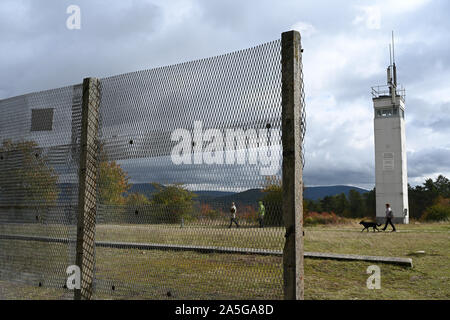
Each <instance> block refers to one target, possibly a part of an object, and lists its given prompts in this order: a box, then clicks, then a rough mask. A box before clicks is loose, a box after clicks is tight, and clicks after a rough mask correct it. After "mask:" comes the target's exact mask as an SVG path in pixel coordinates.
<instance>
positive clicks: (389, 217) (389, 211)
mask: <svg viewBox="0 0 450 320" xmlns="http://www.w3.org/2000/svg"><path fill="white" fill-rule="evenodd" d="M392 219H394V213H393V212H392V209H391V205H390V204H389V203H386V224H385V225H384V228H383V229H381V230H383V231H386V229H387V226H388V224H390V225H391V227H392V232H395V231H397V230H396V229H395V226H394V224H393V223H392Z"/></svg>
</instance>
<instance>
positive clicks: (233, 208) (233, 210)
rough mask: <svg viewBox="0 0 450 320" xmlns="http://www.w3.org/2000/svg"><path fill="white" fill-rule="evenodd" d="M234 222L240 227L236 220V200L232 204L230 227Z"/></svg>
mask: <svg viewBox="0 0 450 320" xmlns="http://www.w3.org/2000/svg"><path fill="white" fill-rule="evenodd" d="M233 222H234V223H235V224H236V227H237V228H239V224H238V222H237V220H236V205H235V204H234V202H233V203H232V204H231V208H230V226H229V227H228V228H231V226H232V225H233Z"/></svg>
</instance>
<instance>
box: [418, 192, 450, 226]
mask: <svg viewBox="0 0 450 320" xmlns="http://www.w3.org/2000/svg"><path fill="white" fill-rule="evenodd" d="M421 220H422V221H435V222H439V221H450V199H443V198H440V199H439V200H438V201H437V203H436V204H434V205H432V206H431V207H428V208H427V209H425V212H424V214H423V215H422V219H421Z"/></svg>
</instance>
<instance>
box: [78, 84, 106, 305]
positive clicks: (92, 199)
mask: <svg viewBox="0 0 450 320" xmlns="http://www.w3.org/2000/svg"><path fill="white" fill-rule="evenodd" d="M99 106H100V81H99V80H98V79H96V78H86V79H84V80H83V101H82V111H81V142H80V147H81V150H80V168H79V194H78V223H77V245H76V264H77V266H78V267H79V268H80V271H81V289H75V294H74V298H75V300H89V299H91V297H92V288H93V280H94V266H95V255H94V253H95V218H96V217H95V216H96V204H97V159H98V148H97V145H98V142H97V136H98V125H99V122H98V118H99Z"/></svg>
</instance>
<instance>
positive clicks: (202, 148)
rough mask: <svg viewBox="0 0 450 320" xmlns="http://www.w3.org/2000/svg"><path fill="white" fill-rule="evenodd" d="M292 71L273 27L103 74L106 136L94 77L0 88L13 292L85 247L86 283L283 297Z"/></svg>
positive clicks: (110, 288)
mask: <svg viewBox="0 0 450 320" xmlns="http://www.w3.org/2000/svg"><path fill="white" fill-rule="evenodd" d="M300 76H301V77H302V75H300ZM281 78H282V77H281V41H280V40H277V41H273V42H270V43H266V44H263V45H260V46H257V47H254V48H251V49H247V50H242V51H238V52H234V53H230V54H226V55H222V56H218V57H213V58H208V59H203V60H198V61H192V62H187V63H182V64H178V65H173V66H168V67H162V68H156V69H151V70H144V71H139V72H134V73H129V74H123V75H119V76H114V77H109V78H105V79H101V81H100V87H99V88H98V89H100V90H99V91H100V107H99V115H98V118H99V119H98V121H99V127H98V137H96V131H97V129H96V128H97V127H96V126H97V115H96V114H95V113H96V112H97V111H96V110H97V109H96V108H97V107H95V108H94V109H92V108H91V109H89V110H90V111H89V114H90V113H91V112H92V111H93V112H94V115H93V118H92V120H90V122H87V123H88V124H87V126H86V128H84V126H83V123H85V122H84V120H82V118H83V119H84V116H83V117H82V115H85V113H83V112H82V110H85V106H84V104H83V107H82V99H83V100H84V99H86V94H87V93H86V92H82V91H83V90H85V88H84V87H83V85H76V86H71V87H66V88H61V89H55V90H50V91H45V92H40V93H34V94H29V95H25V96H20V97H15V98H10V99H6V100H2V101H0V142H1V143H2V145H1V148H0V287H4V288H8V296H7V297H6V298H17V297H21V296H23V295H24V293H26V294H27V295H28V297H30V298H31V296H30V295H33V297H37V298H61V297H62V298H73V292H72V291H69V290H67V289H65V288H64V285H65V283H66V279H67V274H66V268H67V267H68V266H69V265H73V264H75V263H76V262H78V263H79V264H81V265H82V266H83V268H85V270H84V271H83V281H82V286H83V289H82V290H81V296H82V297H85V298H86V297H87V298H90V297H91V294H93V295H92V297H93V298H96V299H103V298H107V299H109V298H118V299H173V298H175V299H281V298H282V297H283V277H282V273H283V268H282V249H283V246H284V243H285V238H284V236H285V228H284V223H283V221H282V198H281V197H282V187H281V178H282V172H281V171H282V170H281V168H282V158H283V152H282V145H281V111H282V110H281V109H282V108H281ZM301 89H302V90H301V92H302V94H301V99H302V102H304V94H303V88H301ZM95 90H96V89H95ZM95 90H94V91H95ZM88 93H89V95H91V93H92V92H90V91H89V92H88ZM98 94H99V92H97V91H96V92H95V95H94V96H95V97H94V98H95V99H94V100H96V99H97V98H98V96H97V95H98ZM86 101H87V100H86ZM86 101H85V102H84V103H85V104H86ZM89 101H90V100H89ZM86 105H87V104H86ZM302 105H303V104H302ZM84 112H87V111H86V110H85V111H84ZM301 119H302V120H301V121H302V124H301V128H302V130H303V132H302V136H303V135H304V129H305V114H304V109H303V110H302V117H301ZM89 123H90V124H89ZM94 127H95V130H94V131H89V130H93V129H92V128H94ZM82 128H84V129H83V130H88V131H89V132H87V131H86V132H87V136H83V135H82ZM89 128H91V129H89ZM83 137H85V138H84V140H83ZM302 140H303V139H302ZM83 141H84V142H83ZM83 150H84V151H83ZM302 151H303V148H302ZM83 152H85V153H83ZM80 163H81V164H80ZM80 177H83V178H80ZM95 189H96V190H97V199H96V200H97V201H96V206H93V205H92V201H93V199H94V198H93V197H92V196H93V193H92V190H95ZM89 190H90V191H89ZM82 195H85V197H84V198H83V196H82ZM83 199H84V200H83ZM94 200H95V199H94ZM83 201H85V202H83ZM80 203H81V205H80ZM78 206H80V208H84V210H82V211H81V215H78V214H77V213H78V210H79V208H78ZM94 218H95V222H94ZM94 223H95V229H93V228H92V227H94V225H93V224H94ZM77 224H78V227H77ZM77 229H78V232H77ZM80 230H82V232H81V231H80ZM94 234H95V235H94ZM77 236H78V238H77ZM93 236H95V255H94V250H93V248H92V246H93V242H92V241H91V240H92V237H93ZM77 244H78V248H77ZM86 250H88V251H89V252H87V254H86V255H84V256H82V255H80V252H83V253H86V252H85V251H86ZM77 254H78V256H77ZM82 259H85V260H82ZM86 259H87V260H86ZM92 259H94V260H92ZM82 261H83V262H82ZM86 272H88V273H89V275H88V276H87V277H86V279H85V278H84V276H85V274H86ZM92 276H93V277H94V283H93V287H92V288H91V287H90V286H91V283H90V278H91V277H92ZM2 292H3V291H0V298H5V297H2V296H1V295H2V294H3V293H2Z"/></svg>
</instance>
